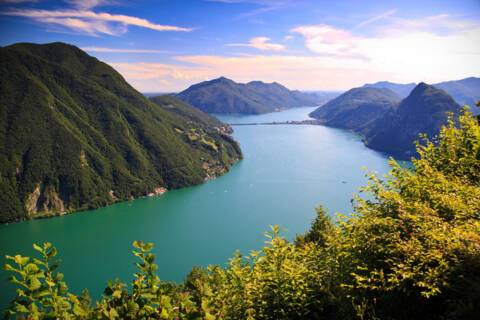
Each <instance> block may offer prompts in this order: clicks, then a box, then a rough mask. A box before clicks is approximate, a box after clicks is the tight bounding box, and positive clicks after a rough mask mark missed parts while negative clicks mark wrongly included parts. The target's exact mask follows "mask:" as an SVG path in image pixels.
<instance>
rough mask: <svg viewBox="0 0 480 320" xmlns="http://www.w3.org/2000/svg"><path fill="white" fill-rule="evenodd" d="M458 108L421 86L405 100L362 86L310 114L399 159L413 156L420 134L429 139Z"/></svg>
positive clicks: (444, 95)
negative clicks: (415, 143)
mask: <svg viewBox="0 0 480 320" xmlns="http://www.w3.org/2000/svg"><path fill="white" fill-rule="evenodd" d="M460 109H461V106H460V105H459V104H458V103H456V102H455V101H454V99H453V98H452V97H451V96H450V95H448V94H447V93H446V92H445V91H443V90H441V89H438V88H436V87H434V86H431V85H427V84H425V83H420V84H419V85H417V86H416V87H415V88H414V89H413V91H412V92H411V93H410V94H409V95H408V96H407V97H406V98H405V99H403V100H402V99H401V98H400V96H399V95H398V94H396V93H394V92H393V91H392V90H390V89H386V88H376V87H371V86H364V87H361V88H355V89H351V90H349V91H347V92H346V93H344V94H342V95H340V96H339V97H337V98H335V99H333V100H332V101H330V102H329V103H327V104H326V105H324V106H322V107H320V108H318V109H317V110H315V111H314V112H312V113H311V114H310V116H311V117H313V118H316V119H319V120H321V121H322V122H323V123H324V124H326V125H329V126H333V127H338V128H343V129H349V130H352V131H354V132H357V133H359V134H361V135H362V136H363V137H364V142H365V144H366V145H367V146H368V147H370V148H372V149H376V150H379V151H382V152H386V153H388V154H390V155H393V156H395V157H397V158H400V159H409V158H410V157H412V156H414V155H415V146H414V141H415V140H418V139H419V134H421V133H426V134H427V135H428V137H430V138H432V137H433V136H434V135H436V134H437V133H438V132H439V129H440V127H441V126H442V125H444V124H446V121H447V112H452V113H453V114H454V115H458V114H459V112H460Z"/></svg>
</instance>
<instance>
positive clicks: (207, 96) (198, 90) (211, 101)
mask: <svg viewBox="0 0 480 320" xmlns="http://www.w3.org/2000/svg"><path fill="white" fill-rule="evenodd" d="M176 97H177V98H179V99H180V100H182V101H185V102H187V103H189V104H191V105H192V106H194V107H196V108H198V109H200V110H202V111H205V112H208V113H243V114H261V113H267V112H273V111H278V110H281V109H285V108H295V107H302V106H315V105H318V102H319V100H320V99H319V97H317V96H316V95H314V94H308V93H302V92H300V91H297V90H289V89H287V88H286V87H284V86H282V85H281V84H279V83H277V82H273V83H265V82H262V81H251V82H248V83H237V82H234V81H232V80H230V79H227V78H225V77H220V78H217V79H213V80H210V81H204V82H200V83H197V84H194V85H192V86H190V87H189V88H188V89H186V90H184V91H182V92H180V93H178V94H177V95H176Z"/></svg>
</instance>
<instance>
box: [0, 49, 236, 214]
mask: <svg viewBox="0 0 480 320" xmlns="http://www.w3.org/2000/svg"><path fill="white" fill-rule="evenodd" d="M0 88H1V91H0V179H1V180H0V222H7V221H14V220H22V219H30V218H35V217H41V216H46V215H56V214H60V213H64V212H70V211H74V210H82V209H90V208H96V207H100V206H104V205H107V204H110V203H113V202H115V201H118V200H125V199H130V198H135V197H139V196H142V195H145V194H148V193H152V192H155V191H157V192H159V190H161V189H160V188H167V189H175V188H180V187H185V186H189V185H193V184H198V183H201V182H203V181H205V180H206V179H209V178H212V177H213V176H215V175H216V174H220V173H223V172H225V171H226V170H228V167H229V166H230V165H231V164H232V163H234V162H235V161H236V160H238V159H239V158H240V157H241V153H240V150H239V148H238V145H237V143H236V142H235V141H233V140H232V138H231V137H229V136H228V135H227V134H226V132H222V130H220V127H221V124H220V123H218V122H217V121H216V120H214V119H211V118H209V117H208V116H207V115H203V114H200V113H198V112H197V111H196V110H193V109H192V108H190V107H188V106H186V105H184V104H182V103H180V102H179V101H178V100H176V99H174V98H168V99H169V100H168V101H169V102H168V103H169V105H172V106H176V105H178V106H179V107H178V108H179V109H181V110H182V112H178V111H172V110H173V109H172V108H165V107H161V106H159V105H157V104H155V103H153V102H152V101H150V100H148V99H147V98H145V97H144V96H143V95H142V94H140V93H139V92H137V91H136V90H135V89H133V88H132V87H131V86H130V85H129V84H128V83H127V82H126V81H125V80H124V79H123V78H122V76H121V75H120V74H119V73H117V72H116V71H115V70H114V69H113V68H111V67H110V66H108V65H107V64H105V63H102V62H100V61H99V60H97V59H96V58H93V57H90V56H89V55H87V54H86V53H85V52H83V51H81V50H80V49H78V48H76V47H73V46H70V45H66V44H63V43H52V44H47V45H36V44H28V43H22V44H15V45H12V46H8V47H3V48H0ZM199 124H200V125H199Z"/></svg>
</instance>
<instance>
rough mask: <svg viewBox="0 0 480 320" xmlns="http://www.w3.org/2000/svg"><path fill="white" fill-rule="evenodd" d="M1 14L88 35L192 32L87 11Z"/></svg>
mask: <svg viewBox="0 0 480 320" xmlns="http://www.w3.org/2000/svg"><path fill="white" fill-rule="evenodd" d="M97 3H98V1H97ZM90 4H91V3H90ZM1 14H3V15H10V16H18V17H25V18H30V19H33V20H35V21H38V22H42V23H47V24H54V25H60V26H63V27H66V28H68V29H72V30H74V31H77V32H83V33H86V34H89V35H98V34H108V35H120V34H122V33H125V32H127V30H128V26H135V27H140V28H147V29H151V30H156V31H177V32H178V31H180V32H188V31H192V29H191V28H183V27H177V26H170V25H161V24H157V23H153V22H150V21H148V20H146V19H142V18H137V17H132V16H127V15H121V14H110V13H106V12H93V11H88V10H35V9H11V10H7V11H3V12H1Z"/></svg>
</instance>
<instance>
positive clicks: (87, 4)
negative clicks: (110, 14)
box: [67, 0, 112, 10]
mask: <svg viewBox="0 0 480 320" xmlns="http://www.w3.org/2000/svg"><path fill="white" fill-rule="evenodd" d="M67 2H68V3H70V4H72V5H73V6H74V7H75V8H77V9H80V10H90V9H93V8H95V7H98V6H101V5H107V4H111V3H112V2H111V1H109V0H67Z"/></svg>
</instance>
